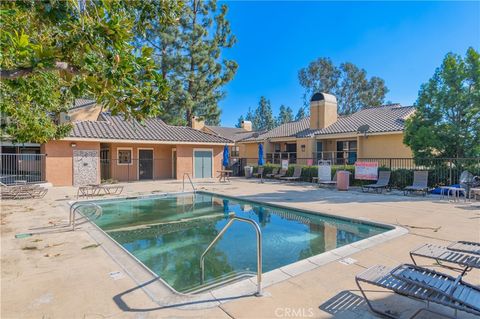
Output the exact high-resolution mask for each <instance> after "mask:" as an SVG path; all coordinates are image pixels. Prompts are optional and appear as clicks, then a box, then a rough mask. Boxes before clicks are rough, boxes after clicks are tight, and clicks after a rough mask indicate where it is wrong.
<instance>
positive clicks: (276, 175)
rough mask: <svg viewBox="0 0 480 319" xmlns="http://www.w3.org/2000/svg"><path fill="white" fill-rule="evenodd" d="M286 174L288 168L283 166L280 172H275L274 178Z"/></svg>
mask: <svg viewBox="0 0 480 319" xmlns="http://www.w3.org/2000/svg"><path fill="white" fill-rule="evenodd" d="M285 175H287V170H286V169H283V168H282V169H281V170H280V173H278V174H275V175H274V176H273V178H282V177H285Z"/></svg>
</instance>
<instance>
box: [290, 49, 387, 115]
mask: <svg viewBox="0 0 480 319" xmlns="http://www.w3.org/2000/svg"><path fill="white" fill-rule="evenodd" d="M298 79H299V82H300V85H301V86H302V87H304V88H305V93H304V102H305V106H307V105H308V103H309V99H310V97H311V96H312V95H313V94H314V93H315V92H325V93H330V94H333V95H335V96H336V97H337V101H338V109H339V113H341V114H351V113H354V112H356V111H358V110H360V109H362V108H365V107H372V106H380V105H381V104H382V103H383V101H384V99H385V95H386V94H387V93H388V88H387V87H386V86H385V82H384V80H382V79H381V78H379V77H375V76H374V77H372V78H370V80H369V79H368V78H367V72H366V71H365V70H364V69H360V68H358V67H357V66H356V65H354V64H353V63H349V62H347V63H342V64H340V67H336V66H335V65H334V64H333V62H332V60H331V59H329V58H318V59H317V60H315V61H313V62H311V63H310V64H309V65H308V66H307V67H306V68H302V69H300V71H299V72H298Z"/></svg>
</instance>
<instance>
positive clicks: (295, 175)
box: [280, 166, 302, 181]
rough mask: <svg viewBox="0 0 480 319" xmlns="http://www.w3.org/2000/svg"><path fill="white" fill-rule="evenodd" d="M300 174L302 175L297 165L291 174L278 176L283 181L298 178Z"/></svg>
mask: <svg viewBox="0 0 480 319" xmlns="http://www.w3.org/2000/svg"><path fill="white" fill-rule="evenodd" d="M301 176H302V168H301V167H299V166H295V169H294V170H293V175H292V176H284V177H280V179H281V180H285V181H296V180H299V179H300V177H301Z"/></svg>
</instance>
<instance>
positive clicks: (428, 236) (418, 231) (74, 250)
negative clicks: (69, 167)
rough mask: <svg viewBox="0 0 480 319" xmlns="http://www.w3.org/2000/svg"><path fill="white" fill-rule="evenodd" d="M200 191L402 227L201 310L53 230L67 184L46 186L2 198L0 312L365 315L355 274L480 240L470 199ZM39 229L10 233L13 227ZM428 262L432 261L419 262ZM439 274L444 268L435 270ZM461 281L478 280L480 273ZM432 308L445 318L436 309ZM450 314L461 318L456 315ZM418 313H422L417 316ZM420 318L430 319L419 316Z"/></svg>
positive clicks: (477, 212)
mask: <svg viewBox="0 0 480 319" xmlns="http://www.w3.org/2000/svg"><path fill="white" fill-rule="evenodd" d="M198 187H199V188H200V189H205V190H208V191H212V192H216V193H220V194H227V195H232V196H239V197H245V198H249V199H255V200H260V201H265V202H271V203H276V204H281V205H285V206H291V207H297V208H304V209H309V210H313V211H318V212H325V213H330V214H335V215H339V216H346V217H353V218H362V219H369V220H372V221H377V222H384V223H389V224H397V225H401V226H403V227H405V228H407V229H408V230H409V233H408V234H407V235H404V236H402V237H399V238H396V239H393V240H390V241H387V242H385V243H383V244H380V245H377V246H374V247H371V248H368V249H366V250H363V251H361V252H358V253H356V254H353V255H351V256H349V258H352V259H354V263H353V264H344V263H341V262H338V261H334V262H331V263H328V264H326V265H324V266H321V267H319V268H316V269H313V270H311V271H309V272H306V273H303V274H301V275H298V276H295V277H293V278H290V279H288V280H285V281H283V282H280V283H278V284H275V285H272V286H270V287H268V288H267V289H266V292H267V296H265V297H260V298H258V297H253V296H246V297H242V296H238V297H235V298H232V300H228V302H225V303H223V304H221V305H220V306H213V307H209V308H207V309H203V310H184V309H182V307H181V305H177V306H171V307H168V308H161V307H159V306H158V305H157V304H156V303H154V302H153V301H152V300H151V299H150V298H149V297H148V296H147V295H146V294H145V292H144V291H143V290H142V289H140V288H139V285H138V284H139V283H135V282H134V281H133V280H132V279H131V278H130V277H128V276H127V275H126V274H125V273H124V272H123V271H122V269H121V267H120V266H119V265H118V264H117V263H116V262H115V261H114V260H113V259H112V258H111V257H110V256H109V255H108V254H107V253H106V251H105V250H104V249H102V247H101V246H95V241H94V240H93V239H92V238H91V237H90V235H88V234H87V233H86V232H85V231H83V230H82V229H81V228H80V229H79V230H77V231H75V232H71V231H69V232H52V231H50V230H51V229H52V226H54V225H61V224H64V223H66V221H67V217H68V215H67V211H66V210H65V204H66V202H67V201H69V200H72V199H74V195H75V193H76V188H73V187H61V188H51V189H50V191H49V192H48V194H47V196H46V197H45V198H44V199H38V200H17V201H11V200H8V201H2V204H1V266H2V268H1V317H2V318H199V317H202V318H333V317H335V318H372V317H374V316H373V315H372V313H371V312H369V311H368V309H367V307H366V305H365V302H364V300H363V299H362V298H361V297H360V294H359V292H358V288H357V287H356V285H355V281H354V277H355V274H357V273H359V272H361V271H362V270H364V269H366V268H368V267H370V266H372V265H374V264H378V263H380V264H384V265H392V266H393V265H397V264H399V263H402V262H409V261H410V259H409V257H408V252H409V251H410V250H411V249H413V248H415V247H416V246H418V245H420V244H422V243H425V242H431V243H438V244H443V245H445V244H448V242H449V241H453V240H472V241H478V242H480V208H479V204H478V202H477V203H476V204H471V203H463V202H460V203H451V202H447V201H440V200H439V199H438V197H434V196H428V197H427V198H423V197H404V196H401V195H399V194H392V195H377V194H363V193H361V192H358V191H349V192H337V191H331V190H327V189H319V188H317V187H314V186H312V185H311V184H306V183H289V184H286V183H277V182H271V181H267V182H265V183H263V184H261V183H259V182H258V181H257V180H245V179H232V182H230V183H222V184H220V183H217V182H214V181H211V182H203V183H199V184H198ZM181 188H182V184H181V182H177V181H156V182H141V183H140V182H139V183H130V184H125V191H124V194H132V195H133V194H149V193H151V192H152V191H159V192H172V191H180V190H181ZM35 227H46V228H43V229H36V230H34V231H36V232H43V231H45V232H44V233H42V234H38V235H35V236H32V237H28V238H23V239H20V238H19V239H16V238H15V234H18V233H25V232H31V231H32V230H29V229H31V228H35ZM424 262H425V265H429V266H432V263H431V261H428V260H424ZM442 271H445V270H444V269H442ZM466 280H468V281H469V282H471V283H473V284H475V285H480V272H478V271H477V272H474V271H472V272H471V273H470V274H468V275H467V277H466ZM371 291H372V293H371V296H372V297H373V298H374V299H376V300H377V305H378V306H380V307H385V309H389V310H391V311H392V313H395V314H397V315H400V316H401V317H402V318H404V317H406V316H408V315H409V314H411V313H413V311H415V310H416V308H418V307H420V306H421V305H422V304H421V303H417V302H413V301H410V300H405V298H402V297H398V296H395V295H391V294H386V293H381V292H378V290H376V289H375V288H373V287H372V289H371ZM435 309H436V310H440V311H444V312H445V314H449V315H452V314H453V312H452V311H450V310H448V309H445V308H443V307H437V308H435ZM459 317H465V318H470V316H467V315H463V314H460V316H459ZM419 318H422V316H419ZM423 318H432V317H431V316H429V315H428V314H425V315H423Z"/></svg>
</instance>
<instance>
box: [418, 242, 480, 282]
mask: <svg viewBox="0 0 480 319" xmlns="http://www.w3.org/2000/svg"><path fill="white" fill-rule="evenodd" d="M460 245H461V244H460ZM458 246H459V244H456V247H458ZM415 257H424V258H429V259H434V260H435V261H436V262H437V263H438V264H439V265H440V266H443V267H446V268H450V269H454V270H459V271H462V275H464V274H465V273H466V272H468V271H470V270H472V269H473V268H477V269H480V256H475V255H473V254H471V253H466V252H460V251H455V250H452V249H450V248H448V247H443V246H438V245H433V244H423V245H421V246H419V247H417V248H416V249H414V250H412V251H410V258H411V259H412V261H413V263H414V264H415V265H417V262H416V260H415ZM443 262H447V263H452V264H456V265H459V266H460V267H450V266H446V265H444V264H443Z"/></svg>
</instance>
